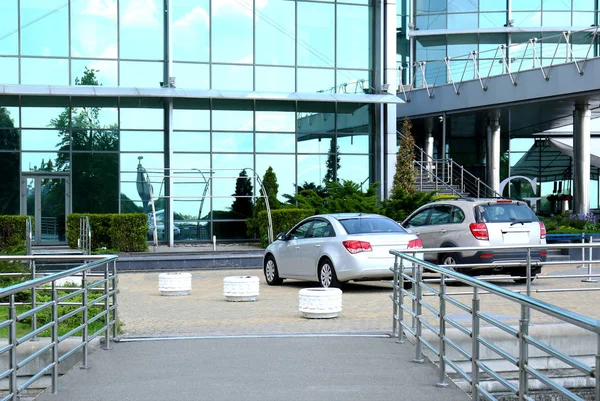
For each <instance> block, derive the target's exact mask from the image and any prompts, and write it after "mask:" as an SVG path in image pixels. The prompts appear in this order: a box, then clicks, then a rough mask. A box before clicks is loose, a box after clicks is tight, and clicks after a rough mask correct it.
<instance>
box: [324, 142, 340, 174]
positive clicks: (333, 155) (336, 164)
mask: <svg viewBox="0 0 600 401" xmlns="http://www.w3.org/2000/svg"><path fill="white" fill-rule="evenodd" d="M335 143H336V141H335V140H333V141H331V146H330V147H329V156H327V162H326V166H327V173H325V179H324V180H323V182H324V183H325V184H327V183H330V182H338V181H339V179H338V178H337V175H338V174H337V172H338V171H339V170H340V168H341V167H342V166H341V165H340V156H339V155H340V147H339V146H336V145H335Z"/></svg>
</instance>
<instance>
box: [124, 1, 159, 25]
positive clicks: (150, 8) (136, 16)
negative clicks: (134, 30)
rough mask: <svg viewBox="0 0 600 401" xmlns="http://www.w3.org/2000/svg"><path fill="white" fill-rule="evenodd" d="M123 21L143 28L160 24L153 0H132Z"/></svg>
mask: <svg viewBox="0 0 600 401" xmlns="http://www.w3.org/2000/svg"><path fill="white" fill-rule="evenodd" d="M121 22H122V23H124V24H126V25H130V26H137V27H141V28H147V27H152V26H156V25H158V24H159V21H158V18H157V10H156V5H155V4H154V2H153V1H152V0H131V1H130V2H129V4H128V5H127V8H126V9H125V12H124V13H123V16H122V17H121Z"/></svg>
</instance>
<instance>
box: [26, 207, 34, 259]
mask: <svg viewBox="0 0 600 401" xmlns="http://www.w3.org/2000/svg"><path fill="white" fill-rule="evenodd" d="M32 240H33V224H31V216H27V218H26V219H25V251H26V254H27V255H32V254H33V250H32V247H31V242H32Z"/></svg>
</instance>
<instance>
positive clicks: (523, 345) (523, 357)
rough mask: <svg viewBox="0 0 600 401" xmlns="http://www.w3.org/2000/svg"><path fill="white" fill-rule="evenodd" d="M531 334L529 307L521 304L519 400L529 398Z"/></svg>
mask: <svg viewBox="0 0 600 401" xmlns="http://www.w3.org/2000/svg"><path fill="white" fill-rule="evenodd" d="M528 334H529V308H528V307H527V306H525V305H521V319H520V320H519V393H518V396H519V401H523V400H525V399H527V387H528V383H527V372H526V371H525V367H526V366H527V364H528V363H529V361H528V350H527V340H526V339H525V337H526V336H527V335H528Z"/></svg>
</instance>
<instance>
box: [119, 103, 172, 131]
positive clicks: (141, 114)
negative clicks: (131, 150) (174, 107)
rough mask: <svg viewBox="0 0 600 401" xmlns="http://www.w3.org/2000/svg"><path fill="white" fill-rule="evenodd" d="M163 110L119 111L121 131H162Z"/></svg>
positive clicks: (123, 109)
mask: <svg viewBox="0 0 600 401" xmlns="http://www.w3.org/2000/svg"><path fill="white" fill-rule="evenodd" d="M163 123H164V110H163V109H162V108H160V109H159V108H156V109H142V108H139V109H127V108H122V109H121V128H122V129H148V130H162V129H163Z"/></svg>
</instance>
